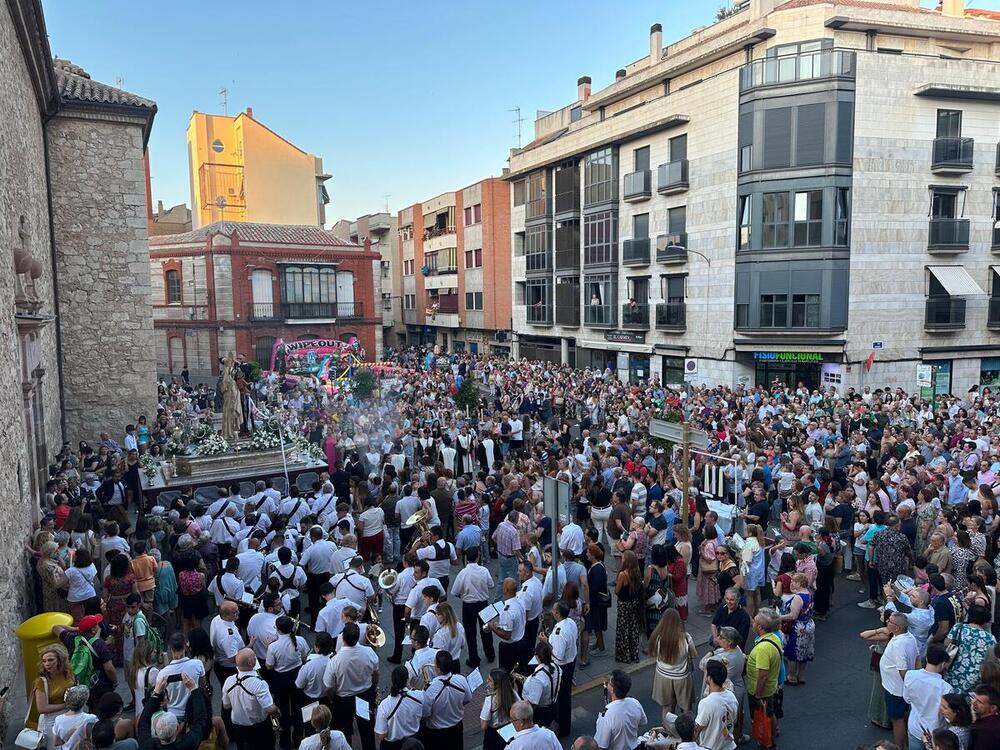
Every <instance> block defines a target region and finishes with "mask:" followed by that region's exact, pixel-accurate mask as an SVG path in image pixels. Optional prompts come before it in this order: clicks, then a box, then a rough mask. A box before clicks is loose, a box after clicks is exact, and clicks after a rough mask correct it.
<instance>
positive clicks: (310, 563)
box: [299, 526, 337, 625]
mask: <svg viewBox="0 0 1000 750" xmlns="http://www.w3.org/2000/svg"><path fill="white" fill-rule="evenodd" d="M309 540H310V542H311V544H310V545H309V549H307V550H305V551H304V552H303V553H302V558H301V559H300V560H299V564H300V565H301V566H302V568H303V569H304V570H305V571H306V595H307V597H308V599H309V614H310V615H311V616H312V621H313V625H315V624H316V617H317V616H318V615H319V610H320V609H321V608H322V606H323V605H322V603H321V601H320V598H319V587H320V586H322V585H323V583H324V582H325V581H328V580H330V574H331V573H333V572H334V570H333V553H334V552H336V551H337V545H336V544H334V543H333V542H331V541H330V540H329V539H327V538H326V535H325V534H324V533H323V528H322V527H321V526H313V527H312V528H311V529H309Z"/></svg>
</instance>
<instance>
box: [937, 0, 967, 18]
mask: <svg viewBox="0 0 1000 750" xmlns="http://www.w3.org/2000/svg"><path fill="white" fill-rule="evenodd" d="M941 15H942V16H950V17H952V18H964V17H965V0H942V2H941Z"/></svg>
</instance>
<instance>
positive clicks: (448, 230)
mask: <svg viewBox="0 0 1000 750" xmlns="http://www.w3.org/2000/svg"><path fill="white" fill-rule="evenodd" d="M449 234H455V227H431V228H430V229H425V230H424V241H427V240H432V239H434V238H435V237H445V236H446V235H449Z"/></svg>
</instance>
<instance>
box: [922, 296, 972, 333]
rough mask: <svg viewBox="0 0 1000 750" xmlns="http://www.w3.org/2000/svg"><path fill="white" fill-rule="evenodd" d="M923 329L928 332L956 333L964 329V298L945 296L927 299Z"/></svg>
mask: <svg viewBox="0 0 1000 750" xmlns="http://www.w3.org/2000/svg"><path fill="white" fill-rule="evenodd" d="M924 328H925V329H926V330H929V331H957V330H960V329H962V328H965V298H964V297H952V296H950V295H947V294H944V295H935V296H930V297H928V298H927V303H926V310H925V314H924Z"/></svg>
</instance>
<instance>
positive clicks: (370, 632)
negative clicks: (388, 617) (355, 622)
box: [365, 603, 386, 649]
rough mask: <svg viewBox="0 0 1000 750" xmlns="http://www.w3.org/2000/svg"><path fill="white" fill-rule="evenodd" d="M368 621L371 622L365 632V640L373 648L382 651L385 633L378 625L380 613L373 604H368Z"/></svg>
mask: <svg viewBox="0 0 1000 750" xmlns="http://www.w3.org/2000/svg"><path fill="white" fill-rule="evenodd" d="M368 619H369V620H370V622H369V623H368V628H367V629H366V630H365V640H366V641H367V642H368V645H369V646H371V647H372V648H374V649H380V648H382V646H384V645H385V641H386V638H385V631H384V630H382V626H381V625H379V624H378V612H376V611H375V607H374V606H373V605H372V604H371V603H369V604H368Z"/></svg>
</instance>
